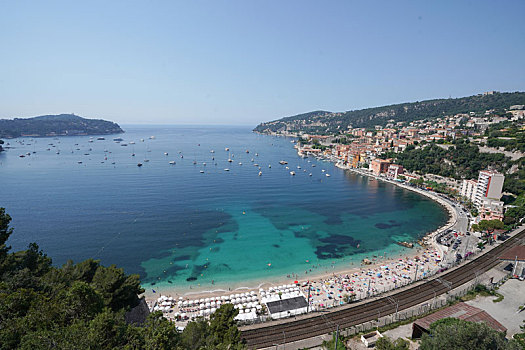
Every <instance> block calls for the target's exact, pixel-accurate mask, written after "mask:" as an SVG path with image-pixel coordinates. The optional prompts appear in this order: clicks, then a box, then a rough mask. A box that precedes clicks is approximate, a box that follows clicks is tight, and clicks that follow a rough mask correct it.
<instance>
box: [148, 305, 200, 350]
mask: <svg viewBox="0 0 525 350" xmlns="http://www.w3.org/2000/svg"><path fill="white" fill-rule="evenodd" d="M191 323H193V322H190V324H191ZM190 324H188V326H189V325H190ZM143 334H144V349H147V350H156V349H159V350H164V349H165V350H168V349H176V348H177V346H179V344H180V341H181V334H180V333H179V332H178V331H177V327H176V326H175V324H174V323H172V322H170V321H168V320H167V319H165V318H164V317H163V316H162V312H160V311H157V312H155V313H152V314H150V315H149V316H148V319H147V321H146V324H145V325H144V327H143ZM188 349H190V348H188Z"/></svg>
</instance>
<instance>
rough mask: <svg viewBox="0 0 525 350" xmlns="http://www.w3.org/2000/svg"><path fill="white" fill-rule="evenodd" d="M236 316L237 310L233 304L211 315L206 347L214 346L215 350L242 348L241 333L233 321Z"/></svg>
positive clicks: (223, 306)
mask: <svg viewBox="0 0 525 350" xmlns="http://www.w3.org/2000/svg"><path fill="white" fill-rule="evenodd" d="M238 314H239V310H237V309H235V308H234V307H233V304H224V305H221V307H219V308H218V309H217V311H215V313H213V314H212V315H211V317H210V327H209V336H208V345H213V346H216V348H217V349H221V348H224V349H236V348H242V344H241V332H240V331H239V329H238V328H237V323H236V321H235V319H234V318H235V316H237V315H238Z"/></svg>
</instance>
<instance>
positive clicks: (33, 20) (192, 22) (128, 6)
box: [0, 0, 525, 126]
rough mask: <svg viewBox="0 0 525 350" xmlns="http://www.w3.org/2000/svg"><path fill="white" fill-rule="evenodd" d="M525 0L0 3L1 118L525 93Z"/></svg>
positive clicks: (361, 104) (276, 110)
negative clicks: (489, 93)
mask: <svg viewBox="0 0 525 350" xmlns="http://www.w3.org/2000/svg"><path fill="white" fill-rule="evenodd" d="M524 13H525V1H523V0H517V1H505V0H501V1H433V2H431V1H415V0H413V1H403V0H399V1H391V0H389V1H374V0H371V1H351V0H347V1H330V0H328V1H307V0H301V1H273V0H265V1H259V0H242V1H233V0H232V1H222V0H210V1H201V0H191V1H146V0H144V1H131V0H126V1H92V0H90V1H53V0H48V1H25V0H16V1H15V0H0V118H13V117H31V116H36V115H42V114H59V113H75V114H77V115H80V116H85V117H88V118H102V119H108V120H112V121H116V122H118V123H124V124H126V123H127V124H146V123H150V124H151V123H153V124H246V125H253V126H255V125H257V124H258V123H260V122H263V121H269V120H275V119H278V118H281V117H284V116H289V115H295V114H299V113H303V112H308V111H313V110H328V111H334V112H335V111H347V110H354V109H361V108H367V107H375V106H382V105H387V104H392V103H402V102H411V101H421V100H425V99H433V98H448V97H462V96H469V95H474V94H478V93H481V92H484V91H490V90H497V91H525V64H524V62H525V21H523V14H524Z"/></svg>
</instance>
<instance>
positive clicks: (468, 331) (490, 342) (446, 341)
mask: <svg viewBox="0 0 525 350" xmlns="http://www.w3.org/2000/svg"><path fill="white" fill-rule="evenodd" d="M420 349H421V350H438V349H439V350H441V349H464V350H480V349H486V350H518V349H522V348H521V346H520V345H519V344H518V343H517V342H516V341H514V340H512V341H508V340H507V339H505V334H504V333H502V332H497V331H495V330H494V329H492V328H490V327H489V326H487V325H486V324H485V323H474V322H468V321H463V320H458V319H456V318H444V319H442V320H439V321H437V322H434V323H433V324H431V325H430V334H423V337H422V338H421V347H420Z"/></svg>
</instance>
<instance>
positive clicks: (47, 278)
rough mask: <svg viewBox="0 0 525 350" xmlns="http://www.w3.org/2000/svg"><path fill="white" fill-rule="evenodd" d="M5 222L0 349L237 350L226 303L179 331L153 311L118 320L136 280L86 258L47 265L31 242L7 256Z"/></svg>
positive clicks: (0, 230)
mask: <svg viewBox="0 0 525 350" xmlns="http://www.w3.org/2000/svg"><path fill="white" fill-rule="evenodd" d="M10 221H11V217H10V216H9V215H8V214H6V213H5V209H4V208H0V349H152V350H153V349H181V350H182V349H184V350H186V349H194V350H197V349H199V350H200V349H231V350H235V349H244V345H243V344H242V342H241V340H240V332H239V330H238V329H237V326H236V324H235V321H234V317H235V316H236V315H237V312H238V311H237V310H236V309H234V308H233V305H231V304H225V305H222V306H221V307H220V308H219V309H218V310H217V312H215V313H214V314H213V315H212V316H211V318H210V320H209V321H207V320H204V319H202V320H199V321H196V322H190V323H189V324H188V325H187V327H186V328H185V329H184V331H183V332H179V331H178V330H177V328H176V326H175V324H174V323H172V322H170V321H168V320H167V319H165V318H164V317H162V313H160V312H157V313H153V314H150V315H149V316H148V318H147V320H146V322H145V323H144V324H143V325H141V326H138V325H132V324H128V323H126V321H125V313H126V311H128V310H130V309H131V308H133V307H134V306H136V305H137V304H138V303H139V298H138V295H139V294H141V293H143V289H142V288H141V287H140V283H139V278H138V275H126V274H124V272H123V270H122V269H119V268H117V267H116V266H114V265H112V266H109V267H104V266H102V265H100V263H99V262H98V261H96V260H91V259H89V260H86V261H83V262H81V263H78V264H74V263H73V262H71V261H70V262H68V263H66V264H65V265H64V266H62V267H54V266H52V264H51V259H50V258H49V257H47V256H46V255H45V254H44V253H43V252H42V251H41V250H39V248H38V246H37V245H36V244H34V243H32V244H30V245H29V247H28V249H27V250H24V251H19V252H10V247H8V246H7V245H6V242H7V240H8V238H9V236H10V235H11V234H12V233H13V229H12V228H10V227H9V224H10Z"/></svg>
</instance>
